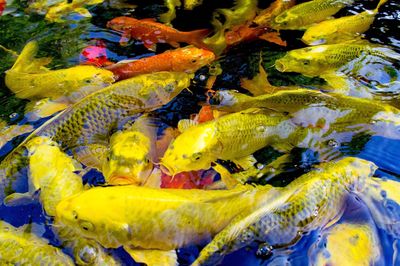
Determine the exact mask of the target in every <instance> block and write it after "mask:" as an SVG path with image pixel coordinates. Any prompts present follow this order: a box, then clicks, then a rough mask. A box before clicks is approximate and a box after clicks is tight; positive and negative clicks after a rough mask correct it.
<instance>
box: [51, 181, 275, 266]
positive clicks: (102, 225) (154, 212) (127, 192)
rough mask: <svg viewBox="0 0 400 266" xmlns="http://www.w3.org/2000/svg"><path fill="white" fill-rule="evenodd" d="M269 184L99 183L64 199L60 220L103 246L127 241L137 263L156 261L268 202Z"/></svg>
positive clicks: (207, 235)
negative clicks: (149, 185)
mask: <svg viewBox="0 0 400 266" xmlns="http://www.w3.org/2000/svg"><path fill="white" fill-rule="evenodd" d="M270 189H271V187H270V186H266V187H258V188H254V187H251V186H239V187H237V188H235V189H233V190H228V191H226V190H225V191H224V190H219V191H218V190H215V191H211V190H198V189H190V190H183V189H152V188H147V187H138V186H130V185H128V186H114V187H96V188H93V189H89V190H87V191H85V192H83V193H81V194H79V195H76V196H73V197H71V198H68V199H65V200H64V201H62V202H60V204H59V205H58V206H57V216H56V219H57V220H59V221H61V222H62V223H63V224H64V225H65V226H68V227H70V228H72V229H73V230H75V231H76V232H77V233H78V234H80V235H83V236H86V237H88V238H91V239H95V240H96V241H98V242H99V243H101V245H102V246H104V247H108V248H117V247H120V246H124V247H125V249H126V250H127V251H129V253H130V254H131V255H132V256H133V257H134V259H135V260H136V261H137V262H144V263H147V264H148V265H155V264H154V261H153V260H152V255H154V254H157V256H158V257H171V255H172V254H171V253H173V254H175V251H174V249H177V248H180V247H184V246H188V245H192V244H200V243H202V242H204V241H207V240H209V239H210V237H212V236H213V235H215V234H216V233H218V232H219V231H220V230H222V229H223V228H224V227H225V226H226V225H227V224H228V223H229V222H230V221H231V220H232V219H233V218H234V217H235V216H237V215H239V214H243V213H249V212H251V210H253V209H254V208H257V207H258V206H259V205H260V204H265V201H267V199H269V198H270V197H271V195H274V193H269V191H270ZM146 253H147V254H146ZM175 258H176V255H175ZM175 263H176V261H175ZM162 265H169V264H162Z"/></svg>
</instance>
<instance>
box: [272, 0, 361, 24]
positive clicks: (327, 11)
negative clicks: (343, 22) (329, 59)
mask: <svg viewBox="0 0 400 266" xmlns="http://www.w3.org/2000/svg"><path fill="white" fill-rule="evenodd" d="M353 3H354V0H313V1H308V2H305V3H301V4H298V5H295V6H294V7H292V8H290V9H288V10H286V11H284V12H282V13H281V14H280V15H278V16H277V17H275V19H274V20H273V21H272V23H271V26H272V28H274V29H283V30H297V29H302V28H304V27H305V26H308V25H311V24H313V23H316V22H320V21H323V20H325V19H327V18H328V17H330V16H332V15H334V14H336V13H337V12H338V11H339V10H340V9H342V8H343V7H345V6H346V5H351V4H353Z"/></svg>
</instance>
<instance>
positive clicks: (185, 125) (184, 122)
mask: <svg viewBox="0 0 400 266" xmlns="http://www.w3.org/2000/svg"><path fill="white" fill-rule="evenodd" d="M198 124H199V122H197V121H194V120H191V119H181V120H179V122H178V130H179V132H181V133H182V132H184V131H186V130H187V129H189V128H191V127H193V126H196V125H198Z"/></svg>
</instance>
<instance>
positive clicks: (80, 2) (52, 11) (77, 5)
mask: <svg viewBox="0 0 400 266" xmlns="http://www.w3.org/2000/svg"><path fill="white" fill-rule="evenodd" d="M103 2H104V0H89V1H85V0H72V1H71V2H70V1H63V2H61V3H57V4H55V5H52V6H50V8H49V9H48V11H47V13H46V16H45V19H47V20H48V21H50V22H63V21H64V19H63V16H65V15H68V14H70V13H72V12H74V13H78V14H80V15H81V16H83V17H88V18H90V17H92V15H91V14H90V12H89V11H88V10H87V9H86V8H84V6H85V5H96V4H100V3H103Z"/></svg>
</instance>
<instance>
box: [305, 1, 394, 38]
mask: <svg viewBox="0 0 400 266" xmlns="http://www.w3.org/2000/svg"><path fill="white" fill-rule="evenodd" d="M386 2H387V0H380V1H379V4H378V6H377V7H376V8H375V9H374V10H367V11H364V12H361V13H359V14H356V15H353V16H346V17H341V18H337V19H330V20H326V21H323V22H320V23H318V24H316V25H313V26H311V27H309V28H307V30H306V32H305V33H304V35H303V37H302V39H301V40H302V41H303V42H304V43H306V44H308V45H319V44H333V43H341V42H345V41H350V40H354V39H355V38H357V37H359V36H360V35H361V34H363V33H364V32H366V31H367V30H368V29H369V27H370V26H371V25H372V23H373V22H374V20H375V16H376V14H377V13H378V10H379V8H380V7H381V6H382V5H383V4H384V3H386Z"/></svg>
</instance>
